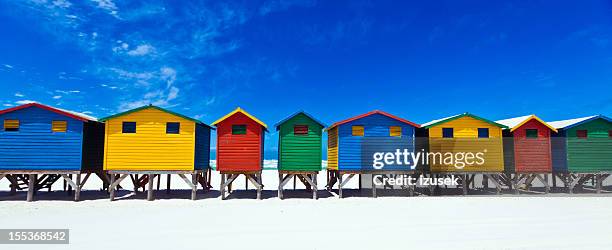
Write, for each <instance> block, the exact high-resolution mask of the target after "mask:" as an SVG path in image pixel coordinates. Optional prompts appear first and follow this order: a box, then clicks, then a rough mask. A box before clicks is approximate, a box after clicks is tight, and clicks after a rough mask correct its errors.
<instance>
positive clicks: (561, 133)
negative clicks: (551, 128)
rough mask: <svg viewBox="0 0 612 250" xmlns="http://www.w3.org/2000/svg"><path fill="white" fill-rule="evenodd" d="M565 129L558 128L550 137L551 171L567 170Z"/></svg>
mask: <svg viewBox="0 0 612 250" xmlns="http://www.w3.org/2000/svg"><path fill="white" fill-rule="evenodd" d="M565 134H566V132H565V130H562V129H559V130H558V133H553V134H552V137H551V138H550V146H551V151H552V167H553V172H562V173H564V172H567V139H566V136H565Z"/></svg>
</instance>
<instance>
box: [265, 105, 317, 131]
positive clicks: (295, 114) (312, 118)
mask: <svg viewBox="0 0 612 250" xmlns="http://www.w3.org/2000/svg"><path fill="white" fill-rule="evenodd" d="M299 114H304V115H305V116H306V117H308V118H310V119H311V120H313V121H314V122H316V123H318V124H319V125H321V127H326V126H327V125H325V124H324V123H322V122H320V121H319V120H317V119H315V118H314V117H313V116H312V115H310V114H308V113H306V112H304V111H303V110H300V111H298V112H295V113H293V114H292V115H290V116H289V117H287V118H285V119H282V120H281V121H280V122H277V123H276V124H275V125H274V127H276V130H278V129H279V128H280V125H281V124H283V123H285V122H286V121H288V120H289V119H291V118H293V117H295V116H297V115H299Z"/></svg>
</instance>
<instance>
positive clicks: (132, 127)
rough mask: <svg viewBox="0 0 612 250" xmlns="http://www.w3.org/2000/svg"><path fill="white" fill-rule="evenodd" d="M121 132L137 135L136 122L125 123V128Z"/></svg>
mask: <svg viewBox="0 0 612 250" xmlns="http://www.w3.org/2000/svg"><path fill="white" fill-rule="evenodd" d="M121 131H122V132H123V133H124V134H133V133H136V122H123V128H122V130H121Z"/></svg>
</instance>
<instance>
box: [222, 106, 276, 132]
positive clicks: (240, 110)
mask: <svg viewBox="0 0 612 250" xmlns="http://www.w3.org/2000/svg"><path fill="white" fill-rule="evenodd" d="M236 113H242V114H243V115H246V116H247V117H249V118H250V119H251V120H253V121H255V122H257V123H259V125H261V126H262V127H264V129H265V130H266V131H268V125H266V124H265V123H263V122H262V121H260V120H259V119H257V118H255V116H252V115H251V114H249V113H247V112H246V111H244V109H241V108H240V107H237V108H236V109H234V111H232V112H230V113H229V114H227V115H225V116H223V117H221V118H219V120H216V121H215V122H213V123H212V125H213V126H216V125H217V124H219V123H220V122H222V121H223V120H225V119H227V118H229V117H230V116H232V115H234V114H236Z"/></svg>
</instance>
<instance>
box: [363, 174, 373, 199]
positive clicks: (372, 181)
mask: <svg viewBox="0 0 612 250" xmlns="http://www.w3.org/2000/svg"><path fill="white" fill-rule="evenodd" d="M359 179H360V180H361V174H360V175H359ZM360 183H361V181H360ZM371 183H372V198H376V185H374V174H372V178H371Z"/></svg>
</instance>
